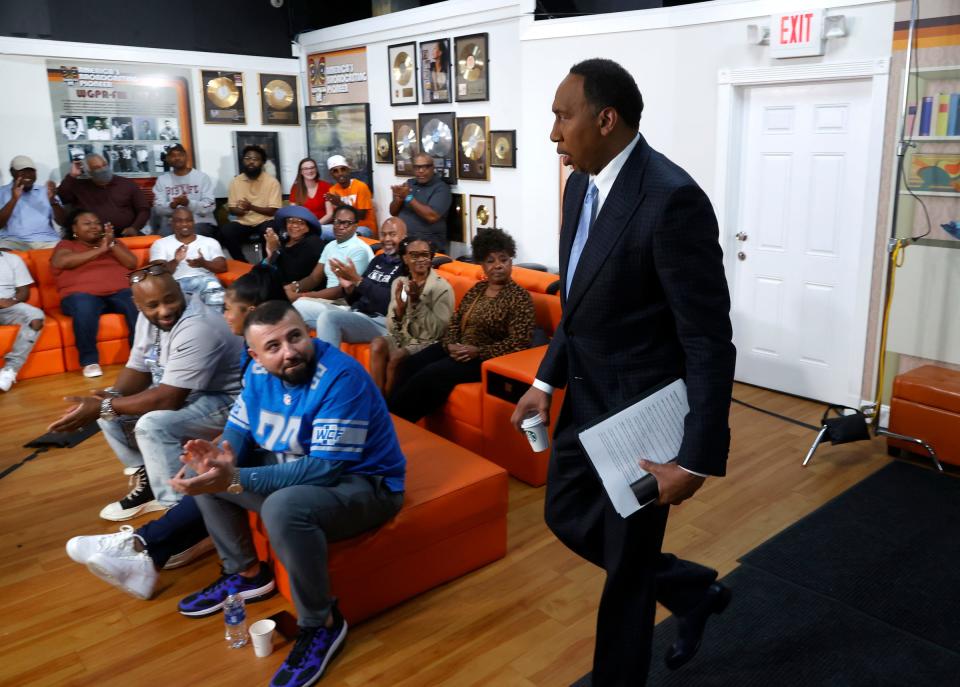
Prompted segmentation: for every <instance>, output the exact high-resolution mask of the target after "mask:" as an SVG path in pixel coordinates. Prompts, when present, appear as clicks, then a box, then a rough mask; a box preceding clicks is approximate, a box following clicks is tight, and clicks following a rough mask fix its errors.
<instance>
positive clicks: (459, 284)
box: [437, 270, 477, 306]
mask: <svg viewBox="0 0 960 687" xmlns="http://www.w3.org/2000/svg"><path fill="white" fill-rule="evenodd" d="M437 274H439V275H440V276H441V277H443V278H444V279H446V280H447V281H448V282H449V283H450V286H452V287H453V297H454V301H455V302H456V305H457V306H459V305H460V301H461V300H463V296H464V294H465V293H466V292H467V291H469V290H470V289H471V288H472V287H473V285H474V284H476V283H477V280H476V279H474V278H473V277H464V276H461V275H459V274H454V273H453V272H441V271H439V270H437Z"/></svg>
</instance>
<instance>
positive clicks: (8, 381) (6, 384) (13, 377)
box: [0, 367, 17, 391]
mask: <svg viewBox="0 0 960 687" xmlns="http://www.w3.org/2000/svg"><path fill="white" fill-rule="evenodd" d="M15 381H17V373H16V372H15V371H14V370H13V368H12V367H5V368H3V369H2V370H0V391H10V387H12V386H13V383H14V382H15Z"/></svg>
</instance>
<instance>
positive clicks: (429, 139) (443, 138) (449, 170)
mask: <svg viewBox="0 0 960 687" xmlns="http://www.w3.org/2000/svg"><path fill="white" fill-rule="evenodd" d="M456 120H457V117H456V115H455V114H454V113H453V112H421V113H420V120H419V125H420V127H419V128H420V151H421V152H424V153H426V154H427V155H429V156H430V157H432V158H433V164H434V167H435V169H436V174H437V176H439V177H440V178H441V179H443V180H444V181H446V182H447V183H450V184H452V183H454V182H455V181H456V180H457V167H456V159H457V129H456V127H457V121H456Z"/></svg>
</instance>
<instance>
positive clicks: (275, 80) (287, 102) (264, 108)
mask: <svg viewBox="0 0 960 687" xmlns="http://www.w3.org/2000/svg"><path fill="white" fill-rule="evenodd" d="M299 92H300V91H299V89H298V88H297V77H296V76H295V75H293V74H260V121H261V122H262V123H263V124H264V125H266V126H270V125H281V126H299V125H300V97H299V96H298V95H297V94H298V93H299Z"/></svg>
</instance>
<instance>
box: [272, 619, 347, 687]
mask: <svg viewBox="0 0 960 687" xmlns="http://www.w3.org/2000/svg"><path fill="white" fill-rule="evenodd" d="M330 612H331V613H333V627H301V628H300V634H298V635H297V642H296V644H294V645H293V651H291V652H290V655H289V656H287V660H285V661H284V662H283V665H281V666H280V670H278V671H277V674H276V675H274V676H273V680H271V681H270V687H308V685H312V684H313V683H315V682H316V681H317V680H319V679H320V678H321V677H323V671H325V670H326V669H327V666H328V665H329V664H330V661H332V660H333V659H334V658H336V656H337V654H338V653H340V650H341V649H343V642H344V641H345V640H346V638H347V621H346V620H345V619H344V617H343V616H342V615H340V611H338V610H337V605H336V602H334V604H333V606H331V610H330Z"/></svg>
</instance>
